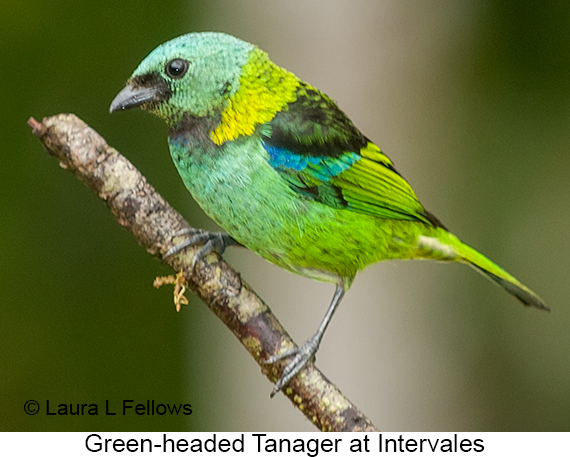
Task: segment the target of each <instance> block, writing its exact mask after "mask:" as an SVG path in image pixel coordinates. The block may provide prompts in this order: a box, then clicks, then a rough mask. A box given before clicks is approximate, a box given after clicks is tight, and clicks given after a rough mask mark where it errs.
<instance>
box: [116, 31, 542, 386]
mask: <svg viewBox="0 0 570 457" xmlns="http://www.w3.org/2000/svg"><path fill="white" fill-rule="evenodd" d="M134 107H140V108H141V109H143V110H145V111H148V112H150V113H152V114H154V115H156V116H158V117H159V118H161V119H163V120H164V121H165V122H166V124H167V126H168V129H169V134H168V143H169V149H170V155H171V157H172V160H173V162H174V164H175V167H176V169H177V171H178V173H179V174H180V177H181V178H182V181H183V182H184V185H185V186H186V188H187V189H188V191H189V192H190V194H191V195H192V197H193V198H194V200H195V201H196V202H197V203H198V204H199V206H200V207H201V208H202V209H203V210H204V212H205V213H206V214H207V215H208V216H209V217H211V218H212V219H213V220H214V221H215V222H216V223H217V224H218V225H219V226H220V227H222V229H223V230H224V231H225V232H208V231H205V230H201V229H190V230H188V231H187V233H186V238H185V239H184V241H183V242H181V243H180V244H177V245H175V246H174V247H173V248H171V249H170V250H169V251H168V252H167V253H166V255H167V256H169V255H174V254H176V253H178V252H180V251H181V250H183V249H184V248H186V247H187V246H194V245H195V246H201V248H200V250H199V251H198V253H197V254H196V256H195V257H194V265H195V264H196V262H198V261H200V260H201V259H202V258H203V257H204V256H205V255H207V254H208V253H210V252H212V251H215V252H218V253H219V254H220V255H221V254H223V252H224V251H225V249H226V248H227V247H228V246H245V247H246V248H248V249H250V250H252V251H253V252H255V253H257V254H258V255H260V256H261V257H263V258H265V259H266V260H268V261H269V262H271V263H273V264H276V265H278V266H280V267H282V268H283V269H285V270H288V271H290V272H293V273H296V274H299V275H302V276H305V277H308V278H311V279H314V280H317V281H322V282H328V283H332V284H334V285H335V291H334V295H333V298H332V300H331V302H330V304H329V307H328V308H327V311H326V314H325V316H324V318H323V320H322V322H321V323H320V325H319V327H318V329H317V331H316V332H315V334H314V335H313V336H311V337H310V338H309V339H308V340H307V341H306V342H305V343H304V344H303V345H301V346H295V347H294V348H292V349H288V350H284V351H282V352H281V353H279V354H277V355H275V356H272V357H268V358H267V360H266V361H265V362H266V363H268V364H274V363H276V362H277V361H281V360H285V359H287V360H286V364H285V368H284V369H283V373H282V375H281V377H280V378H279V379H278V381H277V382H276V383H275V384H274V387H273V390H272V392H271V396H274V395H275V394H276V393H277V392H279V391H280V390H282V389H283V387H285V386H286V385H287V384H288V383H289V381H290V380H291V379H292V378H293V377H294V376H296V375H297V374H298V373H299V372H300V371H301V370H302V369H303V367H304V366H305V365H306V364H307V363H308V362H309V361H311V360H314V357H315V354H316V352H317V350H318V348H319V346H320V343H321V340H322V338H323V335H324V333H325V330H326V328H327V326H328V325H329V323H330V321H331V318H332V316H333V314H334V312H335V310H336V309H337V308H338V306H339V304H340V302H341V301H342V298H343V296H344V295H345V293H346V292H347V291H348V290H349V288H350V286H351V284H352V283H353V280H354V278H355V276H356V274H357V273H358V272H359V271H361V270H363V269H364V268H365V267H367V266H368V265H371V264H374V263H376V262H380V261H384V260H393V259H400V260H405V259H428V260H436V261H445V262H461V263H465V264H467V265H470V266H471V267H473V268H474V269H475V270H477V271H479V272H480V273H482V274H483V275H484V276H486V277H487V278H489V279H490V280H491V281H492V282H494V283H496V284H497V285H499V286H500V287H502V288H503V289H505V290H506V291H507V292H509V293H510V294H511V295H513V296H514V297H516V298H517V299H518V300H519V301H520V302H522V303H523V304H524V305H526V306H532V307H536V308H539V309H543V310H549V308H548V307H547V306H546V304H545V303H544V301H543V300H542V299H541V298H540V297H538V295H536V294H535V293H534V292H533V291H531V290H530V289H528V288H527V287H526V286H524V285H523V284H522V283H520V282H519V281H518V280H517V279H515V278H514V277H513V276H511V275H510V274H509V273H507V272H506V271H505V270H503V269H502V268H501V267H499V266H498V265H496V264H495V263H493V262H492V261H491V260H489V259H488V258H487V257H485V256H484V255H483V254H480V253H479V252H478V251H476V250H475V249H473V248H471V247H469V246H468V245H466V244H464V243H462V242H461V241H460V240H459V239H458V238H457V237H456V236H455V235H454V234H452V233H451V232H450V231H449V230H448V229H447V228H446V226H445V225H443V223H442V222H441V221H440V220H439V219H438V218H437V217H435V216H434V215H433V214H432V213H430V212H429V211H427V210H426V209H425V208H424V207H423V205H422V204H421V203H420V201H419V200H418V198H417V197H416V194H415V193H414V191H413V190H412V188H411V187H410V185H409V184H408V182H407V181H406V180H405V179H404V178H403V177H402V175H401V174H400V173H399V172H398V171H397V170H396V168H395V167H394V163H393V162H392V161H391V160H390V159H389V158H388V156H387V155H386V154H385V153H384V152H383V151H382V150H381V149H380V148H379V147H378V146H377V145H376V144H375V143H374V142H373V141H372V140H370V139H369V138H368V137H367V136H366V135H364V134H363V133H362V132H361V131H360V130H359V129H358V128H357V127H356V126H355V125H354V124H353V122H352V121H351V120H350V119H349V117H348V116H347V115H346V114H345V113H344V112H343V111H342V110H341V109H340V108H339V107H338V105H337V103H336V102H335V101H334V100H333V99H331V98H330V97H329V96H327V95H326V94H324V93H323V92H321V91H320V90H319V89H317V88H315V87H313V86H312V85H310V84H309V83H307V82H304V81H302V80H301V79H299V78H298V77H297V76H295V74H293V73H292V72H290V71H288V70H286V69H284V68H281V67H280V66H278V65H276V64H275V63H273V62H272V60H270V58H269V56H268V54H267V53H266V52H264V51H263V50H261V49H260V48H259V47H257V46H256V45H253V44H251V43H248V42H246V41H243V40H241V39H239V38H236V37H234V36H231V35H228V34H224V33H218V32H195V33H189V34H186V35H182V36H180V37H178V38H174V39H172V40H170V41H167V42H166V43H164V44H162V45H160V46H158V47H157V48H156V49H154V50H153V51H152V52H151V53H150V54H149V55H148V56H147V57H146V58H144V59H143V60H142V62H141V63H140V64H139V66H138V67H137V68H136V69H135V70H134V72H133V73H132V75H131V77H130V78H129V79H128V81H127V84H126V86H125V87H124V88H123V89H122V90H121V91H120V92H119V93H118V95H117V96H116V97H115V99H114V100H113V101H112V103H111V107H110V112H111V113H112V112H115V111H120V110H126V109H130V108H134Z"/></svg>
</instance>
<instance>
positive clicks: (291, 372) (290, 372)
mask: <svg viewBox="0 0 570 457" xmlns="http://www.w3.org/2000/svg"><path fill="white" fill-rule="evenodd" d="M319 342H320V341H319V338H318V336H317V335H314V336H313V337H311V338H309V339H308V340H307V341H305V344H303V345H302V346H301V347H294V348H292V349H289V350H287V351H285V352H283V353H281V354H277V355H274V356H271V357H269V358H268V359H267V360H266V361H265V362H264V363H265V364H268V365H270V364H273V363H275V362H277V361H279V360H282V359H284V358H286V357H290V356H295V357H293V360H291V361H290V362H289V363H288V364H287V366H286V367H285V369H284V370H283V374H282V375H281V377H280V378H279V380H278V381H277V382H276V383H275V385H274V386H273V391H272V392H271V397H273V396H274V395H275V394H276V393H277V392H279V391H280V390H281V389H283V387H285V385H286V384H287V383H288V382H289V381H290V380H291V379H292V378H293V377H294V376H295V375H296V374H297V373H299V371H301V369H302V368H303V367H304V366H305V365H306V364H307V363H308V362H309V361H310V360H311V359H313V358H314V356H315V354H316V352H317V349H319Z"/></svg>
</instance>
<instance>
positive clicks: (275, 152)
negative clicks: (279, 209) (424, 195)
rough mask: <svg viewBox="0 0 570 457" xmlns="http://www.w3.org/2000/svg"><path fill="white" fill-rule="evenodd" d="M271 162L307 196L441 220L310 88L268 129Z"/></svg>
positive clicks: (388, 215)
mask: <svg viewBox="0 0 570 457" xmlns="http://www.w3.org/2000/svg"><path fill="white" fill-rule="evenodd" d="M262 141H263V147H264V148H265V150H266V151H267V153H268V155H269V163H270V164H271V166H272V167H273V168H274V169H275V170H276V171H277V172H278V173H279V174H280V175H281V177H282V178H283V179H284V180H286V181H287V182H288V183H289V185H290V186H291V187H292V188H293V189H294V190H295V191H297V192H298V193H299V194H300V195H301V196H302V197H303V198H306V199H308V200H312V201H316V202H319V203H322V204H325V205H328V206H331V207H333V208H337V209H346V210H351V211H356V212H360V213H363V214H369V215H374V216H378V217H382V218H385V219H400V220H413V221H421V222H425V223H427V224H430V225H434V226H441V223H440V222H439V221H438V220H437V219H436V218H435V217H434V216H433V215H432V214H430V213H429V212H427V211H426V210H425V209H424V208H423V206H422V205H421V203H420V202H419V201H418V199H417V197H416V195H415V194H414V191H413V190H412V188H411V187H410V186H409V184H408V183H407V182H406V181H405V180H404V178H402V177H401V176H400V174H399V173H398V172H397V171H396V170H395V169H394V167H393V164H392V162H391V160H390V159H389V158H388V157H387V156H386V155H384V154H383V153H382V151H381V150H380V149H379V148H378V147H377V146H376V145H375V144H374V143H372V142H371V141H369V140H368V139H367V138H366V137H365V136H364V135H363V134H362V133H361V132H360V131H359V130H358V129H357V128H356V127H355V126H354V124H352V122H351V121H350V120H349V119H348V117H347V116H346V115H345V114H344V113H343V112H342V111H341V110H340V109H339V108H338V107H337V105H336V104H335V103H334V102H333V101H332V100H330V99H329V98H328V97H326V96H325V95H324V94H322V93H320V92H319V91H317V90H316V89H313V88H311V87H310V86H307V85H303V86H301V87H300V88H299V90H298V93H297V100H296V101H295V102H293V103H291V104H289V105H288V106H287V108H286V109H285V110H282V111H280V112H279V113H277V115H276V116H275V117H274V118H273V119H272V120H271V122H269V123H268V124H266V125H265V126H264V128H263V129H262Z"/></svg>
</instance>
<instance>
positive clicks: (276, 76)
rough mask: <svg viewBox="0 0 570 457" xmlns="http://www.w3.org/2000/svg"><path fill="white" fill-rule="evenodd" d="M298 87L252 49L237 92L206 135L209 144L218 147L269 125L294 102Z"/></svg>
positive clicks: (294, 77) (290, 75)
mask: <svg viewBox="0 0 570 457" xmlns="http://www.w3.org/2000/svg"><path fill="white" fill-rule="evenodd" d="M299 84H300V81H299V79H298V78H297V77H296V76H295V75H294V74H293V73H290V72H288V71H287V70H285V69H284V68H280V67H278V66H277V65H275V64H274V63H273V62H271V60H269V57H268V56H267V54H266V53H265V52H263V51H262V50H261V49H258V48H256V49H254V50H253V51H252V52H251V55H250V59H249V62H248V63H247V64H246V65H245V66H244V67H243V69H242V75H241V78H240V87H239V89H238V90H237V92H236V93H235V94H234V95H232V96H231V97H230V99H229V100H228V105H227V107H226V109H225V110H224V112H223V113H222V121H221V122H220V124H219V125H218V126H217V127H216V128H215V129H214V130H213V131H212V132H210V137H211V138H212V141H214V143H216V144H218V145H220V144H223V143H225V142H226V141H231V140H235V139H236V138H237V137H239V136H240V135H251V134H252V133H253V132H254V131H255V127H256V126H257V125H259V124H264V123H265V122H269V121H270V120H271V119H273V117H274V116H275V114H277V113H278V112H279V111H281V110H282V109H283V108H285V106H287V104H289V103H291V102H294V101H295V100H296V90H297V87H298V86H299Z"/></svg>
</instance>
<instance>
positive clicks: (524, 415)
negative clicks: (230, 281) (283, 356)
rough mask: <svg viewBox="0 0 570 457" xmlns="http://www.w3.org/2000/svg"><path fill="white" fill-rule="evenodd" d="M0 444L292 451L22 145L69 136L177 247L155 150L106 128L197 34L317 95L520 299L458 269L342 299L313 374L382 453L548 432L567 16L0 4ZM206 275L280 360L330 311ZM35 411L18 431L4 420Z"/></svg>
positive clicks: (557, 11)
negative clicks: (157, 438) (145, 192)
mask: <svg viewBox="0 0 570 457" xmlns="http://www.w3.org/2000/svg"><path fill="white" fill-rule="evenodd" d="M0 21H1V25H0V37H1V42H2V47H1V48H0V62H1V63H2V71H1V72H0V87H1V88H2V89H1V91H0V98H1V103H0V110H1V119H2V124H1V127H0V128H2V130H3V131H2V147H1V153H0V161H1V163H0V192H1V195H2V197H1V202H2V203H1V208H0V214H1V216H0V240H1V255H0V259H1V260H0V335H1V336H0V347H1V355H0V430H4V431H6V430H14V431H24V430H33V431H48V430H61V431H63V430H67V431H81V430H88V429H99V430H103V431H106V430H107V431H110V430H117V431H127V430H132V431H135V430H141V431H143V430H194V431H214V430H218V431H238V430H239V431H254V430H260V429H261V430H267V431H293V430H313V427H312V425H311V424H310V423H309V422H308V421H307V420H305V419H304V417H303V416H302V415H301V414H299V413H298V412H297V411H296V410H294V408H293V407H292V406H291V405H290V404H289V402H288V400H286V399H285V398H284V397H283V396H277V397H276V398H275V399H273V400H270V399H269V392H270V390H271V385H270V384H269V382H268V381H267V380H266V379H265V378H264V377H263V376H262V375H261V374H260V371H259V368H258V367H257V366H256V364H255V363H254V362H253V360H251V359H250V357H249V356H248V355H247V353H246V351H245V350H244V349H242V347H241V346H240V345H239V344H238V342H237V341H236V340H235V338H234V337H233V336H232V335H231V334H230V332H228V331H227V330H226V329H225V328H224V327H223V325H222V324H221V323H220V322H219V321H217V319H216V318H215V317H214V315H213V314H212V313H211V312H210V311H209V310H208V309H207V308H206V307H205V306H204V305H203V304H202V303H200V302H199V301H198V300H197V299H196V298H195V297H192V298H191V304H190V306H188V307H184V308H183V310H182V312H181V313H176V312H175V310H174V306H173V304H172V295H171V289H169V288H168V287H165V288H164V289H161V290H158V291H157V290H156V289H154V288H153V287H152V281H153V278H154V277H155V276H156V275H160V274H169V273H170V272H169V271H168V270H167V269H166V268H165V267H163V266H161V265H160V263H159V262H158V261H156V260H155V259H153V258H152V257H150V256H149V255H147V254H146V252H145V251H144V250H143V249H142V248H140V247H139V246H138V245H137V243H136V242H135V241H134V238H133V237H132V236H131V235H130V234H128V233H127V232H126V231H124V230H122V229H121V228H120V227H119V226H118V225H117V223H116V222H115V221H114V219H113V217H112V215H111V214H110V212H109V211H108V210H107V209H106V208H105V206H104V205H103V204H102V203H101V202H100V201H98V200H97V199H96V198H95V197H94V196H93V195H92V194H91V192H90V191H89V190H88V189H87V188H85V186H83V185H82V184H81V183H80V182H79V181H78V180H76V179H75V178H74V177H73V176H72V175H71V174H69V173H67V172H65V171H63V170H61V169H60V168H59V167H58V166H57V163H56V161H54V160H53V159H52V158H50V157H48V156H47V155H46V154H45V152H44V151H43V148H42V147H41V145H40V143H39V142H38V140H37V139H36V138H35V137H34V136H33V135H32V134H31V132H30V129H29V128H28V126H27V125H26V120H27V119H28V117H30V116H34V117H36V118H38V119H41V118H42V117H43V116H49V115H53V114H57V113H60V112H73V113H75V114H77V115H78V116H80V117H81V118H82V119H84V120H85V121H86V122H88V123H89V124H90V125H91V126H92V127H94V128H95V129H97V130H98V131H99V132H100V133H101V134H102V135H103V136H104V137H105V138H106V139H107V141H108V142H109V143H110V144H111V145H113V146H115V147H116V148H117V149H119V150H120V151H121V152H122V153H123V154H125V155H126V156H127V157H129V158H130V159H131V160H132V161H133V162H134V163H135V165H136V166H137V167H138V168H139V169H140V170H141V171H142V172H143V173H144V174H145V175H146V176H147V178H148V179H149V181H150V182H151V183H152V184H153V185H154V186H155V187H156V188H157V189H158V190H159V192H161V193H162V195H164V196H165V197H166V198H167V199H168V200H169V201H170V203H171V204H172V205H173V206H174V207H175V208H177V209H178V210H180V211H181V212H182V213H183V214H185V215H186V216H187V218H188V220H189V221H190V222H191V223H192V224H194V225H197V226H202V227H206V228H213V227H214V225H213V223H212V222H210V221H209V220H208V219H207V218H206V217H205V216H204V215H203V214H202V213H201V212H200V210H199V209H198V208H197V207H196V205H195V204H194V203H193V202H192V201H191V199H190V197H189V195H188V194H187V193H186V191H185V189H184V187H183V185H182V183H181V181H180V180H179V178H178V176H177V174H176V171H175V169H174V167H173V165H172V163H171V160H170V158H169V154H168V151H167V143H166V133H167V132H166V127H165V126H164V125H163V124H162V122H161V121H160V120H158V119H157V118H154V117H152V116H150V115H148V114H146V113H142V112H138V111H133V112H128V113H118V114H113V115H109V114H108V107H109V104H110V102H111V100H112V99H113V97H114V96H115V95H116V93H117V92H118V91H119V90H120V89H121V88H122V87H123V85H124V82H125V80H126V79H127V77H128V76H129V75H130V73H131V72H132V70H133V69H134V68H135V67H136V66H137V64H138V63H139V62H140V61H141V60H142V59H143V58H144V57H145V56H146V55H147V54H148V52H150V51H151V50H152V49H153V48H154V47H155V46H157V45H158V44H160V43H162V42H164V41H166V40H168V39H170V38H173V37H175V36H178V35H181V34H183V33H186V32H190V31H205V30H215V31H223V32H227V33H231V34H234V35H237V36H239V37H241V38H243V39H245V40H248V41H251V42H254V43H256V44H258V45H259V46H260V47H262V48H263V49H265V50H266V51H268V52H269V53H270V55H271V56H272V58H273V60H274V61H276V62H277V63H278V64H280V65H282V66H284V67H286V68H288V69H290V70H292V71H294V72H295V73H296V74H297V75H299V76H300V77H301V78H303V79H305V80H307V81H309V82H311V83H312V84H314V85H315V86H317V87H319V88H321V89H322V90H324V91H325V92H327V93H328V94H329V95H331V96H332V97H333V98H334V99H336V100H337V101H338V102H339V104H340V106H341V107H342V108H343V109H344V110H345V111H346V112H347V113H348V114H349V116H350V117H351V118H352V119H353V120H354V122H355V123H356V124H357V125H358V126H359V127H360V128H361V129H362V130H363V131H364V132H365V134H366V135H368V136H369V137H371V138H372V139H373V140H374V141H376V142H377V143H378V144H379V145H380V146H381V147H382V148H383V149H384V150H385V151H386V152H387V154H388V155H389V156H390V157H391V158H392V159H393V160H394V161H395V162H396V165H397V167H398V170H400V172H401V173H402V174H403V175H404V176H405V177H406V178H407V179H408V181H409V182H410V183H411V184H412V186H413V187H414V189H415V190H416V192H417V194H418V195H419V197H420V199H421V200H422V202H423V203H424V205H425V206H426V207H427V208H428V209H429V210H430V211H432V212H434V213H435V214H436V215H437V216H438V217H439V218H440V219H441V220H442V221H444V223H445V224H446V225H448V226H449V227H450V228H451V229H452V230H453V231H454V233H456V234H457V235H459V236H460V237H461V238H462V239H463V240H464V241H466V242H468V243H470V244H472V245H473V246H475V247H477V248H478V249H480V250H481V251H482V252H483V253H486V254H488V255H489V256H490V257H491V258H492V259H493V260H495V261H496V262H498V263H499V264H500V265H502V266H504V267H505V268H506V269H508V270H509V271H510V272H511V273H513V274H514V275H516V276H517V277H519V278H520V279H521V280H522V281H523V282H525V283H527V284H528V285H529V286H530V287H531V288H533V289H534V290H535V291H536V292H538V293H539V294H540V295H541V296H542V297H543V298H544V299H545V300H546V302H547V303H548V304H549V305H550V306H551V307H552V313H550V314H547V313H541V312H538V311H536V310H532V309H531V310H529V309H524V308H523V307H522V306H520V305H519V304H517V302H516V301H515V300H514V299H512V298H511V297H509V296H508V295H507V294H505V293H504V292H502V291H501V290H499V289H498V288H496V287H493V286H492V285H491V284H490V283H488V282H487V281H485V280H484V279H483V278H482V277H480V276H479V275H477V274H475V273H474V272H473V271H471V270H470V269H468V268H466V267H462V266H457V265H440V264H435V263H422V262H400V263H398V262H392V263H384V264H379V265H375V266H373V267H371V268H369V269H368V270H366V271H365V272H364V273H362V274H361V275H359V277H358V278H357V280H356V282H355V284H354V286H353V288H352V290H351V292H350V293H349V294H348V296H347V298H346V299H345V301H344V303H343V306H342V307H341V308H340V310H339V311H338V313H337V315H336V316H335V319H334V320H333V322H332V324H331V327H330V329H329V331H328V332H327V335H326V337H325V339H324V341H323V345H322V347H321V350H320V352H319V357H318V366H319V367H320V368H321V369H322V370H323V371H324V372H325V373H326V374H327V376H329V377H330V378H331V379H332V380H333V381H334V382H336V383H337V384H338V386H339V387H340V388H341V390H342V391H343V392H344V393H345V394H347V395H348V397H349V398H351V399H352V400H353V401H354V402H355V403H356V404H357V405H359V406H360V407H361V409H362V410H363V411H364V412H365V413H366V414H367V415H368V416H369V417H370V418H371V419H372V420H373V422H374V423H375V424H376V425H377V426H379V427H380V428H381V429H383V430H404V431H405V430H418V431H443V430H466V431H505V430H509V431H525V430H566V431H568V430H570V331H569V328H570V310H569V307H568V296H569V295H570V285H569V282H570V281H569V271H570V255H569V254H570V239H569V232H570V230H569V228H570V211H569V209H570V155H569V154H568V151H569V147H570V4H568V3H564V2H559V1H543V2H531V1H504V2H493V1H474V0H463V1H457V0H437V1H431V2H423V1H420V0H416V1H407V0H389V1H372V0H370V1H366V0H342V1H340V0H339V1H333V0H326V1H324V0H322V1H311V0H293V1H287V2H285V1H281V2H269V1H261V0H242V1H235V0H209V1H205V0H203V1H189V0H186V1H180V0H179V1H160V2H159V1H154V2H152V1H149V0H136V1H135V0H124V1H121V2H116V1H108V0H104V1H99V2H96V3H93V2H72V1H63V0H52V1H34V0H18V1H16V0H2V2H1V3H0ZM226 258H227V259H228V260H229V261H230V262H231V263H232V264H233V265H234V266H235V267H236V268H237V269H238V270H240V271H241V272H242V274H243V277H244V278H245V279H246V280H247V281H248V282H250V283H251V284H252V285H253V286H254V287H255V288H256V289H257V290H258V292H259V293H260V294H261V296H262V297H263V298H264V299H265V300H266V301H267V303H268V304H269V305H270V306H271V307H272V309H273V311H274V312H275V313H276V315H277V316H278V317H279V318H280V320H281V321H282V323H283V324H284V325H285V327H286V328H287V329H288V330H289V332H290V333H291V334H292V335H293V337H294V338H295V339H296V340H297V342H302V341H304V340H305V339H306V338H307V337H308V336H309V335H310V334H312V332H313V331H314V330H315V328H316V326H317V325H318V322H319V321H320V319H321V318H322V316H323V314H324V311H325V309H326V306H327V304H328V302H329V300H330V297H331V295H332V292H333V288H332V287H331V286H330V285H323V284H318V283H315V282H312V281H309V280H306V279H303V278H300V277H296V276H293V275H291V274H289V273H286V272H284V271H281V270H280V269H278V268H277V267H273V266H268V264H267V263H266V262H265V261H263V260H261V259H259V258H257V257H256V256H255V255H254V254H252V253H250V252H246V251H245V250H232V251H231V252H229V253H228V254H227V255H226ZM31 399H34V400H37V401H39V402H40V405H41V407H42V411H41V412H40V413H39V414H38V415H36V416H27V415H26V414H25V413H24V410H23V406H24V403H25V401H27V400H31ZM48 399H49V400H50V402H51V403H52V404H59V403H74V404H75V403H99V404H103V403H104V401H105V400H107V399H109V400H111V401H114V402H118V401H121V400H122V399H133V400H135V401H136V402H141V403H142V402H146V400H155V401H156V402H160V403H190V404H191V405H192V411H193V412H192V415H190V416H188V417H185V416H182V417H168V416H150V417H149V416H141V417H139V416H135V415H131V416H129V417H122V416H119V415H117V416H115V417H106V416H103V415H100V416H98V417H92V416H71V417H57V416H46V415H45V409H44V407H45V401H46V400H48Z"/></svg>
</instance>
